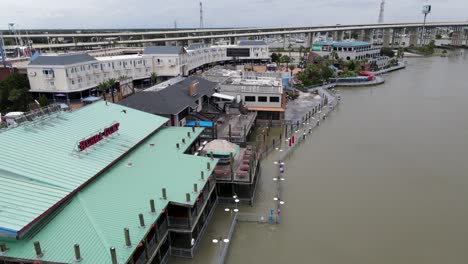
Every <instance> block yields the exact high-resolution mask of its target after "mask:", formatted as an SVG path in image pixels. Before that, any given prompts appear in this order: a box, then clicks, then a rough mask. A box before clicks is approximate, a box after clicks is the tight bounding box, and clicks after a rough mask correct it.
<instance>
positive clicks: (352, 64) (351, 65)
mask: <svg viewBox="0 0 468 264" xmlns="http://www.w3.org/2000/svg"><path fill="white" fill-rule="evenodd" d="M348 70H350V71H355V70H356V63H355V62H354V60H351V61H349V62H348Z"/></svg>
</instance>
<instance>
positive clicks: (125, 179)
mask: <svg viewBox="0 0 468 264" xmlns="http://www.w3.org/2000/svg"><path fill="white" fill-rule="evenodd" d="M15 121H16V123H17V127H10V128H4V129H0V141H1V142H2V152H1V153H0V159H1V160H2V162H1V163H0V182H1V184H0V204H1V207H2V209H1V210H0V263H9V264H22V263H50V264H54V263H83V264H86V263H90V264H91V263H93V264H94V263H112V264H124V263H128V264H143V263H166V261H167V259H168V257H169V255H173V256H180V257H189V258H190V257H193V256H194V254H195V252H196V250H197V247H198V245H199V242H200V241H201V239H202V237H203V234H204V232H205V230H206V228H207V226H208V224H209V222H210V219H211V217H212V215H213V212H214V207H215V206H216V204H217V195H216V191H215V189H216V180H215V177H214V176H213V175H212V173H213V171H214V169H215V167H216V164H217V161H218V160H217V159H216V158H210V157H201V156H197V155H194V154H195V151H196V150H197V149H199V148H200V147H201V145H202V144H201V142H200V139H199V136H200V134H201V133H202V131H203V129H202V128H183V127H170V128H168V127H165V126H164V124H165V123H166V122H168V121H169V120H168V119H167V118H164V117H160V116H156V115H152V114H147V113H144V112H141V111H138V110H134V109H131V108H128V107H124V106H120V105H116V104H111V103H107V102H103V101H101V102H96V103H94V104H91V105H89V106H85V107H83V108H80V109H78V110H74V111H69V112H62V111H60V109H59V108H57V107H54V106H50V107H47V108H44V109H41V110H40V111H36V112H31V113H27V114H24V115H22V116H19V117H17V118H16V119H15Z"/></svg>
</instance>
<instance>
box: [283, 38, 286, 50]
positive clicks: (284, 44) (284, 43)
mask: <svg viewBox="0 0 468 264" xmlns="http://www.w3.org/2000/svg"><path fill="white" fill-rule="evenodd" d="M282 37H283V49H286V34H283V36H282Z"/></svg>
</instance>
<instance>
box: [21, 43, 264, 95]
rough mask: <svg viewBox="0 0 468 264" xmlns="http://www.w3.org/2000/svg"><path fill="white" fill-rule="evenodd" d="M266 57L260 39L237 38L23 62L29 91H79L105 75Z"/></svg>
mask: <svg viewBox="0 0 468 264" xmlns="http://www.w3.org/2000/svg"><path fill="white" fill-rule="evenodd" d="M233 60H234V61H249V62H262V61H268V60H269V49H268V45H267V44H266V43H264V42H263V41H240V42H239V43H238V44H237V45H222V46H208V45H205V44H192V45H191V46H189V47H188V48H184V47H178V46H151V47H146V48H145V50H144V52H143V54H133V55H117V56H111V57H93V56H90V55H88V54H65V55H42V56H39V57H38V58H36V59H35V60H33V61H31V62H30V63H29V65H28V66H27V73H28V78H29V81H30V85H31V92H35V93H67V94H68V93H77V92H78V93H80V92H83V91H87V90H89V89H92V88H94V87H96V86H97V85H98V84H99V83H100V82H102V81H105V80H108V79H111V78H113V79H116V80H117V81H118V80H120V79H122V78H123V77H126V79H128V78H131V79H132V80H142V79H148V78H150V76H151V74H152V73H156V75H157V76H159V77H164V78H169V77H174V76H187V75H189V74H190V73H192V72H194V71H197V70H198V69H200V68H203V67H205V66H207V65H211V64H217V63H222V62H230V61H233Z"/></svg>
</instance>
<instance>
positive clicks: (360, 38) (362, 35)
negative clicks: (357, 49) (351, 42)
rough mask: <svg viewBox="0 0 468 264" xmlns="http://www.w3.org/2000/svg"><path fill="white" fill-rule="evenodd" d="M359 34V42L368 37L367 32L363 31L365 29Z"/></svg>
mask: <svg viewBox="0 0 468 264" xmlns="http://www.w3.org/2000/svg"><path fill="white" fill-rule="evenodd" d="M357 34H358V35H357V36H358V37H357V41H364V39H365V36H366V31H365V30H363V29H361V30H359V31H358V33H357Z"/></svg>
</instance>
